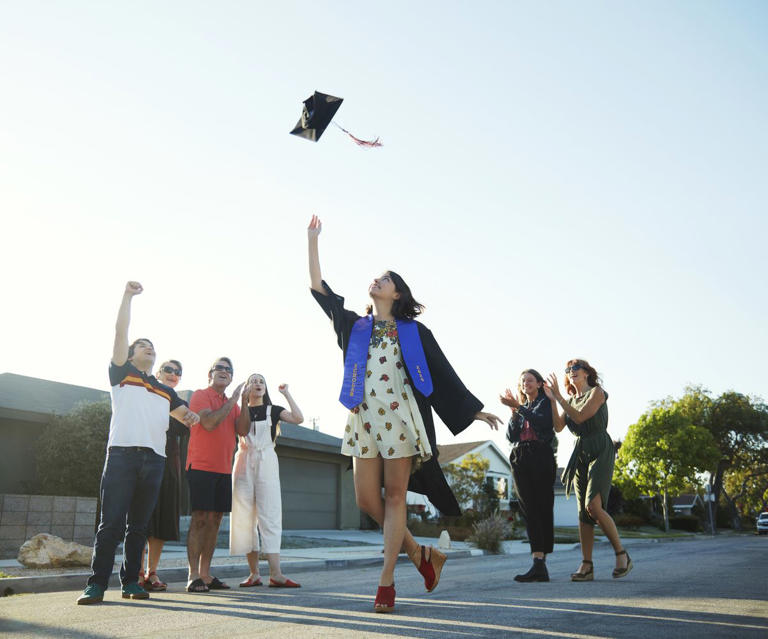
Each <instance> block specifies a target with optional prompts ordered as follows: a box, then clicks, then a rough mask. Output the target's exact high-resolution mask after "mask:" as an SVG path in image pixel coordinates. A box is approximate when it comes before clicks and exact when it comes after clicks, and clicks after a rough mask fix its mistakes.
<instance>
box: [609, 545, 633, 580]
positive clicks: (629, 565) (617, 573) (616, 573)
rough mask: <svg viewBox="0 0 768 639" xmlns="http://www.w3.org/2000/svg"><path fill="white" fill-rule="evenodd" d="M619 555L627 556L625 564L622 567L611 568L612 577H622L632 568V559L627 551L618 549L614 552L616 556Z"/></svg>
mask: <svg viewBox="0 0 768 639" xmlns="http://www.w3.org/2000/svg"><path fill="white" fill-rule="evenodd" d="M620 555H626V556H627V565H626V566H624V568H614V569H613V578H614V579H621V578H622V577H626V576H627V575H628V574H629V571H630V570H632V559H631V558H630V556H629V553H628V552H627V551H626V550H620V551H619V552H617V553H616V556H617V557H619V556H620Z"/></svg>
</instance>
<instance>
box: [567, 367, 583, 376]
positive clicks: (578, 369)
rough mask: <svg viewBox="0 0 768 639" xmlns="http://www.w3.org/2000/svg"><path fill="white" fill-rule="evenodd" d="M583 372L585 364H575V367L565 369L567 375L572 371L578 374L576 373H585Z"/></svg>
mask: <svg viewBox="0 0 768 639" xmlns="http://www.w3.org/2000/svg"><path fill="white" fill-rule="evenodd" d="M583 370H584V365H583V364H574V365H573V366H566V367H565V374H566V375H567V374H568V373H570V372H571V371H574V372H576V371H583Z"/></svg>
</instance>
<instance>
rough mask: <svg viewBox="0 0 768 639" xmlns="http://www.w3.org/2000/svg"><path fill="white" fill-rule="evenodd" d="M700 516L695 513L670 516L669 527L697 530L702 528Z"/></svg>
mask: <svg viewBox="0 0 768 639" xmlns="http://www.w3.org/2000/svg"><path fill="white" fill-rule="evenodd" d="M700 525H701V524H700V522H699V518H698V517H696V516H694V515H678V516H677V517H670V518H669V527H670V528H672V529H673V530H687V531H688V532H697V531H698V530H699V528H700Z"/></svg>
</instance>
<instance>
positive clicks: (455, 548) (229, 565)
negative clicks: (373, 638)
mask: <svg viewBox="0 0 768 639" xmlns="http://www.w3.org/2000/svg"><path fill="white" fill-rule="evenodd" d="M283 536H284V537H286V538H290V537H294V538H296V537H299V538H305V539H306V538H309V539H317V540H318V541H320V540H328V544H327V545H322V546H317V547H313V548H285V549H283V550H281V552H280V558H281V563H282V567H283V570H284V572H285V573H286V574H288V575H291V574H292V573H301V572H307V571H317V570H332V569H340V568H349V567H353V566H355V567H357V566H372V565H376V564H380V563H381V562H382V561H383V557H382V550H383V548H384V545H383V538H382V535H381V532H379V531H370V530H289V531H283ZM416 540H417V541H418V542H419V543H420V544H423V545H430V544H431V545H434V546H437V539H434V538H431V537H417V538H416ZM320 543H323V542H320ZM350 544H352V545H350ZM503 547H504V553H505V554H527V553H528V552H529V546H528V543H527V542H525V541H521V540H513V541H505V542H503ZM572 548H573V544H556V546H555V551H557V550H571V549H572ZM444 552H446V554H447V555H448V557H454V558H459V557H471V556H479V555H484V554H486V552H485V551H484V550H479V549H477V548H473V547H472V546H470V545H469V544H468V543H467V542H463V541H452V542H451V547H450V549H449V550H446V551H444ZM116 559H118V561H117V562H116V564H115V572H114V573H113V574H112V578H111V579H110V582H109V583H110V587H116V586H119V578H118V571H119V565H120V561H122V548H118V555H117V556H116ZM399 561H401V562H402V561H406V562H407V561H409V559H408V558H407V557H406V556H405V555H401V556H400V559H399ZM211 565H212V567H213V570H212V572H214V573H215V575H216V576H217V577H219V578H221V579H229V580H231V581H235V580H239V579H242V578H245V577H247V576H248V564H247V562H246V560H245V557H244V556H242V555H241V556H234V557H233V556H230V554H229V551H228V550H227V549H226V548H217V549H216V550H215V552H214V555H213V562H212V564H211ZM262 566H263V568H262V574H265V573H266V572H267V571H266V570H265V569H266V562H263V563H262ZM20 568H22V566H21V564H19V563H18V562H17V561H16V560H15V559H5V560H0V571H5V572H9V570H13V572H17V571H18V569H20ZM29 572H30V573H31V576H23V575H22V576H18V577H10V578H6V579H0V595H2V594H3V592H5V591H6V589H8V588H10V589H11V590H12V592H13V593H14V594H17V593H38V592H52V591H57V590H80V589H81V588H83V587H84V585H85V582H86V580H87V578H88V576H89V575H90V571H89V570H88V569H86V568H82V569H61V570H59V571H57V570H50V571H48V570H46V571H45V574H43V575H41V574H40V573H41V572H42V571H41V570H35V571H32V570H30V571H29ZM158 576H159V577H160V579H162V580H163V581H165V582H166V583H178V582H186V580H187V549H186V547H185V546H182V545H177V544H170V543H169V544H167V545H166V546H165V548H164V549H163V554H162V556H161V558H160V565H159V566H158ZM230 585H233V584H232V583H230ZM9 594H10V593H9Z"/></svg>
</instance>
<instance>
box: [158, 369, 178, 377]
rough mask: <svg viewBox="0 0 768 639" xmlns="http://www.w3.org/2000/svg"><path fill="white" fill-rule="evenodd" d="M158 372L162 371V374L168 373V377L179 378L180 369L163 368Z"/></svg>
mask: <svg viewBox="0 0 768 639" xmlns="http://www.w3.org/2000/svg"><path fill="white" fill-rule="evenodd" d="M160 370H162V371H163V372H164V373H168V374H169V375H176V376H177V377H181V369H180V368H174V367H173V366H163V367H162V368H161V369H160Z"/></svg>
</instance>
